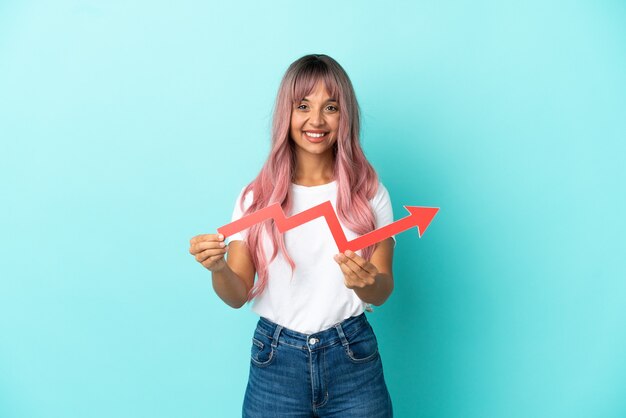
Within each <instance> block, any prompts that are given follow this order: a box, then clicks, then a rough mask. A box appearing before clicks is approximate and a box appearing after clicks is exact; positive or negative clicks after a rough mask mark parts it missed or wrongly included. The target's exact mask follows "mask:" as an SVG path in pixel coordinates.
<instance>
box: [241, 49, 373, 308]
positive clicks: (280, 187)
mask: <svg viewBox="0 0 626 418" xmlns="http://www.w3.org/2000/svg"><path fill="white" fill-rule="evenodd" d="M320 80H322V81H323V82H324V85H325V87H326V90H327V91H328V93H329V94H330V95H331V96H332V97H335V98H337V100H338V107H339V112H340V116H339V128H338V138H337V141H336V142H335V146H334V150H333V151H334V153H333V154H334V179H335V180H336V181H337V205H336V206H337V214H338V216H339V219H340V220H341V222H343V223H344V224H345V225H346V226H347V227H348V228H350V229H351V230H352V231H354V232H355V233H357V234H358V235H363V234H366V233H368V232H370V231H372V230H373V229H374V227H375V223H374V214H373V213H372V209H371V207H370V204H369V200H371V199H372V198H373V197H374V195H375V194H376V191H377V189H378V176H377V175H376V171H374V168H373V167H372V165H371V164H370V163H369V162H368V161H367V159H366V158H365V155H364V154H363V150H362V149H361V145H360V143H359V131H360V115H359V105H358V103H357V100H356V95H355V93H354V89H353V87H352V83H351V82H350V79H349V78H348V75H347V74H346V72H345V70H344V69H343V68H342V67H341V66H340V65H339V63H337V61H335V60H334V59H332V58H331V57H329V56H327V55H319V54H311V55H305V56H303V57H301V58H299V59H298V60H296V61H295V62H293V63H292V64H291V65H290V66H289V68H288V69H287V71H286V72H285V75H284V76H283V79H282V81H281V83H280V87H279V89H278V95H277V97H276V102H275V105H274V117H273V122H272V148H271V150H270V154H269V157H268V159H267V161H266V162H265V164H264V165H263V168H262V169H261V171H260V172H259V174H258V176H257V177H256V178H255V179H254V180H253V181H252V182H251V183H250V184H248V186H246V188H245V189H244V192H243V194H242V199H241V201H240V202H239V204H240V207H241V208H242V210H243V209H244V207H243V200H244V197H245V195H246V193H248V192H249V191H252V197H253V199H252V204H251V205H250V206H249V207H248V208H247V210H245V212H244V215H246V214H248V213H252V212H255V211H257V210H259V209H262V208H264V207H267V206H268V205H271V204H273V203H276V202H280V204H281V207H282V208H283V211H284V212H285V213H286V214H287V215H291V213H290V212H291V206H292V200H291V199H292V197H291V183H292V181H293V180H294V173H295V165H296V155H295V151H294V142H293V140H292V139H291V138H290V135H289V128H290V122H291V112H292V109H293V106H294V104H295V103H296V102H299V101H300V100H301V99H302V98H303V97H305V96H307V95H308V94H310V93H311V92H312V91H313V89H314V87H315V85H316V84H317V82H318V81H320ZM263 230H264V231H266V233H267V236H268V237H270V241H271V243H272V246H273V249H272V256H271V258H270V260H269V261H268V260H267V258H266V255H265V252H264V249H263V246H262V245H261V243H262V239H261V236H262V232H263ZM245 243H246V245H247V246H248V248H249V249H250V250H251V251H250V254H251V256H252V260H253V262H254V265H255V267H256V271H257V275H258V279H257V281H256V283H255V285H254V286H253V288H252V289H251V291H250V293H249V295H248V301H250V300H252V299H253V298H255V297H256V296H258V295H260V294H261V293H262V292H263V290H264V289H265V286H266V285H267V280H268V277H267V276H268V266H269V264H270V263H271V262H272V261H273V260H274V258H276V255H277V254H278V250H279V249H280V250H281V252H282V254H283V255H284V257H285V259H286V260H287V262H288V263H289V265H290V266H291V269H292V275H293V270H295V268H296V265H295V263H294V262H293V260H292V259H291V257H290V256H289V253H288V252H287V249H286V248H285V241H284V239H283V236H282V234H281V233H280V232H278V229H277V228H276V225H275V224H274V222H273V221H271V220H268V221H266V222H263V223H259V224H256V225H254V226H252V227H251V228H250V229H249V230H248V234H247V235H246V239H245ZM374 248H375V247H374V246H370V247H367V248H364V249H363V251H362V256H363V258H365V259H367V260H369V259H370V257H371V256H372V253H373V252H374Z"/></svg>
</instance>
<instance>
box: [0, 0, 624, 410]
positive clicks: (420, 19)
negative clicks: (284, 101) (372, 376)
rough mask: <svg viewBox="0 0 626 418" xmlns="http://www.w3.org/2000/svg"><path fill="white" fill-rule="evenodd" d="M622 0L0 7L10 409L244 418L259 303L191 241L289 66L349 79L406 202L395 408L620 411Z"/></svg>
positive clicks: (377, 317)
mask: <svg viewBox="0 0 626 418" xmlns="http://www.w3.org/2000/svg"><path fill="white" fill-rule="evenodd" d="M625 22H626V4H625V3H624V2H623V1H608V0H607V1H565V0H561V1H559V0H557V1H548V2H546V1H535V0H532V1H519V2H502V1H482V0H478V1H454V2H445V1H411V2H409V1H398V2H387V3H383V2H377V1H371V2H364V1H358V2H357V1H343V2H337V1H316V2H293V1H272V2H256V1H234V2H225V1H221V2H212V1H191V0H183V1H179V2H154V1H146V0H135V1H119V0H118V1H107V2H98V1H79V0H56V1H43V0H42V1H26V0H23V1H11V0H3V1H2V2H0V138H1V148H0V174H1V177H0V181H1V183H0V185H1V192H2V194H1V196H2V204H1V205H0V215H1V216H0V229H1V231H2V232H1V233H2V244H1V245H2V247H1V248H0V250H1V251H0V261H1V269H0V275H1V279H0V416H1V417H3V418H44V417H45V418H48V417H72V418H73V417H80V418H82V417H98V418H100V417H103V418H104V417H106V418H110V417H150V418H160V417H185V418H186V417H236V416H239V415H240V408H241V402H242V399H243V393H244V389H245V385H246V380H247V373H248V364H249V363H248V362H249V350H250V342H251V336H252V331H253V327H254V323H255V321H256V317H255V315H254V314H253V313H252V312H251V311H250V309H249V306H246V307H244V308H243V309H240V310H233V309H231V308H229V307H227V306H226V305H225V304H224V303H222V302H221V301H220V300H219V299H218V298H217V297H216V296H215V294H214V292H213V290H212V287H211V278H210V273H209V272H208V271H207V270H205V269H204V268H203V267H202V266H200V265H199V264H198V263H197V262H196V261H195V260H194V259H193V257H192V256H191V255H190V254H189V253H188V248H189V239H190V238H191V237H192V236H194V235H197V234H200V233H208V232H213V231H215V229H216V228H217V227H219V226H221V225H223V224H225V223H227V222H228V221H229V220H230V215H231V211H232V208H233V204H234V199H235V197H236V196H237V193H238V192H239V191H240V190H241V187H242V186H244V185H245V184H246V183H247V182H248V181H250V180H251V179H252V178H253V177H254V176H255V175H256V173H257V172H258V170H259V169H260V167H261V165H262V163H263V161H264V159H265V158H266V156H267V152H268V144H269V130H270V122H271V112H272V105H273V101H274V98H275V94H276V90H277V88H278V83H279V81H280V79H281V77H282V75H283V73H284V71H285V70H286V68H287V66H288V65H289V64H290V63H291V62H292V61H294V60H295V59H297V58H299V57H300V56H302V55H305V54H309V53H325V54H328V55H330V56H332V57H334V58H335V59H337V60H338V61H339V62H340V63H341V64H342V65H343V67H344V68H345V69H346V71H347V72H348V74H349V76H350V77H351V79H352V81H353V84H354V87H355V90H356V92H357V97H358V99H359V102H360V106H361V109H362V113H363V131H362V141H363V147H364V149H365V152H366V154H367V156H368V158H369V159H370V160H371V162H372V163H373V164H374V166H375V168H376V169H377V171H378V173H379V175H380V178H381V179H382V181H383V182H384V183H385V185H386V186H387V188H388V190H389V192H390V195H391V198H392V201H393V206H394V213H395V217H396V219H398V218H401V217H403V216H405V215H406V212H405V211H404V209H403V207H402V205H424V206H438V207H441V210H440V212H439V213H438V215H437V217H436V218H435V219H434V221H433V223H432V224H431V226H430V228H429V229H428V231H427V232H426V234H425V235H424V237H423V238H422V239H418V237H417V233H416V231H415V230H411V231H407V232H405V233H403V234H400V235H398V237H397V238H398V244H397V247H396V252H395V259H394V260H395V261H394V275H395V281H396V288H395V291H394V293H393V295H392V296H391V298H390V299H389V300H388V301H387V303H386V304H385V305H383V306H381V307H378V308H376V309H375V312H374V313H372V314H370V315H369V318H370V320H371V322H372V323H373V325H374V328H375V330H376V331H377V335H378V339H379V343H380V350H381V353H382V357H383V364H384V367H385V373H386V377H387V380H388V384H389V388H390V391H391V394H392V399H393V402H394V408H395V411H396V416H398V417H426V418H500V417H503V418H528V417H533V418H534V417H541V418H544V417H545V418H577V417H580V418H618V417H624V416H626V400H625V399H626V398H624V394H625V393H626V268H625V262H624V258H625V254H626V251H625V245H624V233H625V232H626V228H625V221H624V213H625V209H626V207H625V206H626V205H625V203H626V202H625V201H626V197H625V195H626V193H625V192H624V182H625V180H626V175H625V171H624V165H625V161H626V158H625V157H626V152H625V151H626V146H625V145H624V141H625V140H626V24H625Z"/></svg>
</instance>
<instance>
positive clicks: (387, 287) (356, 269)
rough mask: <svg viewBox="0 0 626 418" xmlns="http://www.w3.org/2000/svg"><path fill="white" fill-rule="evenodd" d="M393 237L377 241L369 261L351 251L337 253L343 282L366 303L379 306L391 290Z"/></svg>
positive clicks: (336, 259)
mask: <svg viewBox="0 0 626 418" xmlns="http://www.w3.org/2000/svg"><path fill="white" fill-rule="evenodd" d="M393 244H394V241H393V238H387V239H386V240H384V241H382V242H379V243H378V245H377V246H376V249H375V250H374V253H373V254H372V257H371V259H370V261H367V260H365V259H364V258H362V257H359V256H358V255H357V254H356V253H354V252H352V251H346V252H345V253H343V254H337V255H336V256H335V261H336V262H337V264H339V267H340V268H341V271H342V272H343V275H344V283H345V285H346V287H348V288H349V289H353V290H354V292H355V293H356V294H357V296H358V297H359V298H360V299H361V300H362V301H363V302H366V303H371V304H372V305H376V306H380V305H382V304H383V303H384V302H385V301H386V300H387V298H389V295H391V292H392V291H393V273H392V264H393Z"/></svg>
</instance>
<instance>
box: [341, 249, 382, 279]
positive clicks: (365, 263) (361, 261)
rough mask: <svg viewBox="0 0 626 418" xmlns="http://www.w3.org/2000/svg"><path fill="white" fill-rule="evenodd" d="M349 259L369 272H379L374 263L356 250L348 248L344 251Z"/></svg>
mask: <svg viewBox="0 0 626 418" xmlns="http://www.w3.org/2000/svg"><path fill="white" fill-rule="evenodd" d="M344 254H345V256H346V257H347V258H348V260H350V261H352V262H353V263H355V264H356V265H358V266H359V267H360V268H361V269H363V270H365V271H366V272H367V274H376V273H378V269H377V268H376V266H374V265H373V264H372V263H370V262H369V261H367V260H366V259H364V258H363V257H361V256H359V255H358V254H357V253H355V252H354V251H350V250H346V252H345V253H344Z"/></svg>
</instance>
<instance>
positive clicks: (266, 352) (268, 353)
mask: <svg viewBox="0 0 626 418" xmlns="http://www.w3.org/2000/svg"><path fill="white" fill-rule="evenodd" d="M275 354H276V353H275V350H274V347H272V341H271V339H270V338H269V337H267V336H265V335H263V334H261V333H259V332H255V333H254V337H252V349H251V352H250V360H251V361H252V363H253V364H255V365H256V366H258V367H266V366H269V365H270V364H271V363H272V361H274V357H275Z"/></svg>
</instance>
